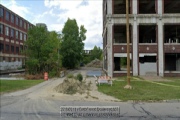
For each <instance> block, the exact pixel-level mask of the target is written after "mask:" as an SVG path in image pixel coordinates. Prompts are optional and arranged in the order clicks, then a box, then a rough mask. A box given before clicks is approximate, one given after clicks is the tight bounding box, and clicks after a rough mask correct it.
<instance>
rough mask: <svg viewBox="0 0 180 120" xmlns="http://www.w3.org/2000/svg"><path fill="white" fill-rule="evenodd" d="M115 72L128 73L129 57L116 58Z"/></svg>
mask: <svg viewBox="0 0 180 120" xmlns="http://www.w3.org/2000/svg"><path fill="white" fill-rule="evenodd" d="M131 62H132V61H131V60H130V67H131ZM114 71H127V57H114Z"/></svg>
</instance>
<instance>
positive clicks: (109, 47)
mask: <svg viewBox="0 0 180 120" xmlns="http://www.w3.org/2000/svg"><path fill="white" fill-rule="evenodd" d="M113 2H114V0H107V14H109V15H112V13H113V7H112V4H113ZM107 23H108V25H107V64H108V66H107V67H108V69H107V74H108V76H111V77H112V76H113V64H114V61H113V56H114V55H113V53H112V52H113V51H112V47H113V43H112V41H113V40H112V35H113V33H112V31H113V30H112V27H113V24H112V21H111V19H110V18H109V19H107Z"/></svg>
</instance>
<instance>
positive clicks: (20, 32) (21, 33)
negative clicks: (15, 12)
mask: <svg viewBox="0 0 180 120" xmlns="http://www.w3.org/2000/svg"><path fill="white" fill-rule="evenodd" d="M20 40H22V32H20Z"/></svg>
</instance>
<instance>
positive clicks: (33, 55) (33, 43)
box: [25, 26, 61, 74]
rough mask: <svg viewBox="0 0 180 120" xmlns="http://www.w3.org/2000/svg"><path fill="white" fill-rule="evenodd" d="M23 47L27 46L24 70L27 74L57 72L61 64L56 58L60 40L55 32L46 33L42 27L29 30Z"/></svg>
mask: <svg viewBox="0 0 180 120" xmlns="http://www.w3.org/2000/svg"><path fill="white" fill-rule="evenodd" d="M25 45H26V46H27V49H26V50H25V54H26V56H27V58H28V59H27V60H26V69H27V70H28V73H29V74H37V73H42V72H44V71H47V72H50V71H52V72H54V69H55V70H57V71H56V72H58V69H59V67H60V64H61V62H60V59H59V58H60V57H58V56H60V55H59V53H58V49H59V47H60V39H59V37H58V34H57V33H56V32H54V31H52V32H48V31H47V30H46V29H45V28H44V27H37V26H35V27H33V28H30V29H29V31H28V39H27V41H26V42H25ZM53 74H54V73H53Z"/></svg>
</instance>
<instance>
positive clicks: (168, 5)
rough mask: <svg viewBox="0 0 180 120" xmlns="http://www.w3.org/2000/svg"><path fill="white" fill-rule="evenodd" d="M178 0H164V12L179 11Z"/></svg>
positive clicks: (179, 4)
mask: <svg viewBox="0 0 180 120" xmlns="http://www.w3.org/2000/svg"><path fill="white" fill-rule="evenodd" d="M179 6H180V1H179V0H164V13H180V7H179Z"/></svg>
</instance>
